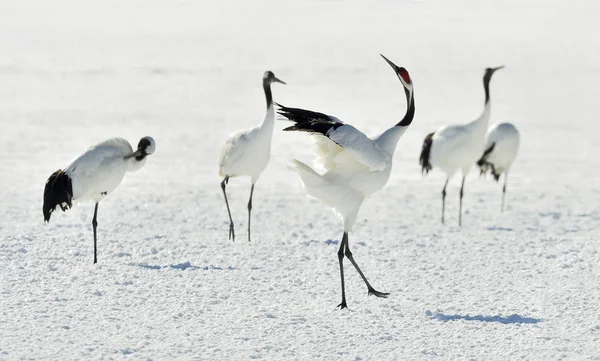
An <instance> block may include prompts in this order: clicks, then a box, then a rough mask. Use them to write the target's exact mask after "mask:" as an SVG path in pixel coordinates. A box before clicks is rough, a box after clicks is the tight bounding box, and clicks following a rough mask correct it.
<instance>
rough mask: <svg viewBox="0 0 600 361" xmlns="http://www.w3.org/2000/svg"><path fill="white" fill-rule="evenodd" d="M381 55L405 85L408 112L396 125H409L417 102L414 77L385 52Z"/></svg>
mask: <svg viewBox="0 0 600 361" xmlns="http://www.w3.org/2000/svg"><path fill="white" fill-rule="evenodd" d="M379 55H381V57H382V58H383V59H384V60H385V61H386V62H387V63H388V64H390V66H391V67H392V69H394V72H395V73H396V76H398V79H400V82H401V83H402V86H404V93H405V94H406V106H407V108H406V114H405V115H404V118H402V120H401V121H400V122H399V123H398V124H396V126H401V127H407V126H409V125H410V123H412V121H413V118H414V116H415V102H414V96H413V82H412V79H411V78H410V74H408V71H407V70H406V69H405V68H403V67H401V66H398V65H396V64H394V63H392V62H391V61H390V60H389V59H388V58H386V57H385V56H383V54H379Z"/></svg>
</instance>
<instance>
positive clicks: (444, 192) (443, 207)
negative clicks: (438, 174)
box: [442, 178, 450, 224]
mask: <svg viewBox="0 0 600 361" xmlns="http://www.w3.org/2000/svg"><path fill="white" fill-rule="evenodd" d="M449 180H450V178H446V183H444V189H442V224H444V211H445V209H446V186H447V185H448V181H449Z"/></svg>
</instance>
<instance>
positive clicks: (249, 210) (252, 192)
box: [248, 183, 254, 242]
mask: <svg viewBox="0 0 600 361" xmlns="http://www.w3.org/2000/svg"><path fill="white" fill-rule="evenodd" d="M253 194H254V183H253V184H252V187H251V188H250V200H249V201H248V242H250V214H251V213H252V195H253Z"/></svg>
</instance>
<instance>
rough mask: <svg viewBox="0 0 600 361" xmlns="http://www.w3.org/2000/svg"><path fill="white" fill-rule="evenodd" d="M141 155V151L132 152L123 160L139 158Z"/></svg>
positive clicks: (142, 153)
mask: <svg viewBox="0 0 600 361" xmlns="http://www.w3.org/2000/svg"><path fill="white" fill-rule="evenodd" d="M142 155H144V152H143V151H142V150H141V149H138V150H136V151H135V152H133V153H131V154H129V155H126V156H125V159H129V158H133V157H140V156H142Z"/></svg>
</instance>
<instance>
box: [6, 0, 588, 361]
mask: <svg viewBox="0 0 600 361" xmlns="http://www.w3.org/2000/svg"><path fill="white" fill-rule="evenodd" d="M599 10H600V3H598V2H597V1H593V0H588V1H583V0H581V1H566V0H564V1H561V0H505V1H480V0H458V1H443V0H421V1H416V0H415V1H383V0H382V1H367V0H356V1H354V0H350V1H334V0H331V1H324V0H309V1H301V2H300V1H275V0H256V1H242V0H239V1H227V0H218V1H217V0H203V1H190V0H181V1H168V0H148V1H146V0H144V1H142V0H137V1H121V0H102V1H100V0H97V1H77V0H56V1H41V0H38V1H33V0H4V1H2V2H1V3H0V54H2V55H1V56H0V124H1V129H2V131H1V132H0V175H1V176H0V204H1V205H2V207H0V359H2V360H25V359H26V360H37V359H40V360H41V359H44V360H50V359H53V360H120V359H132V360H245V359H271V360H283V359H296V360H311V359H323V360H330V359H339V360H372V359H381V360H392V359H397V360H515V359H523V360H558V359H569V360H593V359H596V360H599V359H600V313H599V312H598V306H599V305H600V282H599V281H600V244H599V242H598V230H599V228H600V226H599V222H600V210H599V208H598V207H599V206H598V205H599V204H600V188H599V184H600V157H598V154H600V142H599V141H598V139H597V137H596V134H597V131H598V129H599V125H598V124H599V123H598V122H599V121H600V114H599V108H598V106H597V104H598V97H599V95H600V47H599V46H598V42H597V39H596V37H597V35H596V34H598V30H599V25H598V18H599V15H600V11H599ZM379 53H382V54H384V55H385V56H387V57H388V58H389V59H390V60H392V61H394V62H395V63H396V64H398V65H399V66H404V67H406V68H407V69H408V71H409V72H410V73H411V75H412V78H413V81H414V84H415V103H416V117H415V121H414V122H413V124H412V125H411V128H410V129H409V130H408V131H407V132H406V134H405V135H404V136H403V138H402V139H401V141H400V143H399V144H398V147H397V150H396V154H395V158H394V169H393V170H392V175H391V177H390V180H389V182H388V185H387V186H386V187H385V188H384V189H383V190H381V191H380V192H378V193H376V194H374V195H373V196H372V197H371V198H370V199H369V200H368V201H367V202H366V203H365V204H364V205H363V207H362V210H361V213H360V214H359V218H358V221H357V224H356V226H355V227H354V230H353V232H351V234H350V245H351V247H352V250H353V252H354V257H355V258H356V260H357V262H358V263H359V264H360V265H361V267H362V269H363V270H364V272H365V274H366V276H367V277H368V278H369V280H370V281H371V283H372V284H373V286H374V287H375V288H376V289H378V290H381V291H383V292H391V295H390V297H389V298H388V299H378V298H375V297H368V296H367V292H366V287H365V286H364V284H363V283H362V280H361V279H360V277H359V276H358V275H357V274H356V272H355V271H354V270H353V269H352V268H351V265H350V264H349V263H348V262H346V270H347V272H346V275H347V276H346V282H347V298H348V306H349V308H350V309H349V310H344V311H340V310H338V309H336V307H335V306H336V305H337V304H338V303H339V302H340V284H339V270H338V260H337V255H336V252H337V248H338V242H339V240H340V239H341V236H342V226H341V222H340V221H339V220H338V219H337V218H336V217H335V216H334V214H333V213H332V212H331V211H330V210H328V209H326V208H325V207H324V206H322V205H321V204H319V203H318V202H317V201H314V200H311V199H309V198H308V197H306V196H305V194H304V193H303V191H302V190H301V189H300V187H299V180H298V179H297V176H295V175H294V174H293V173H291V172H290V171H289V170H288V169H286V167H287V165H288V164H289V161H290V159H291V158H298V159H301V160H305V161H310V160H311V158H312V155H311V149H312V146H311V144H310V143H311V141H310V139H309V138H310V137H308V136H307V135H306V134H295V133H294V132H281V131H280V130H281V129H282V128H283V127H284V126H285V125H287V123H285V122H280V123H278V124H276V129H275V136H274V141H273V147H272V150H273V154H272V156H271V163H270V164H269V166H268V167H267V169H266V171H265V173H264V174H263V175H262V177H261V179H260V180H259V182H258V184H257V186H256V190H255V193H254V209H253V215H254V220H253V231H254V234H253V241H252V242H251V243H248V242H246V241H244V240H243V239H244V237H241V235H243V232H244V231H245V226H246V224H245V221H246V202H247V197H248V195H249V188H250V187H249V181H248V180H247V179H241V178H236V179H232V180H231V181H230V186H229V196H230V198H229V199H230V205H231V206H232V212H233V216H234V221H235V222H236V229H237V231H238V234H239V235H240V237H239V238H240V240H239V241H236V242H235V243H233V242H230V241H228V240H227V232H228V228H227V227H228V219H227V212H226V208H225V204H224V202H223V199H222V193H221V189H220V187H219V183H220V181H221V179H219V177H218V176H217V171H218V169H217V168H218V164H217V163H218V150H219V147H220V145H221V144H222V142H223V141H224V140H225V139H226V136H227V134H229V133H230V132H232V131H234V130H236V129H240V128H244V127H249V126H252V125H254V124H258V123H259V122H261V121H262V119H263V118H264V112H265V109H264V95H263V91H262V88H261V80H262V79H261V77H262V74H263V72H264V71H265V70H267V69H270V70H273V71H274V72H275V73H276V74H277V75H278V76H280V77H281V79H285V81H286V82H287V83H288V85H287V86H281V87H277V88H273V96H274V99H275V100H276V101H278V102H281V103H282V104H286V105H288V106H293V107H303V108H307V109H313V110H316V111H320V112H325V113H328V114H336V115H337V116H339V117H340V118H341V119H344V121H346V122H348V123H349V124H352V125H354V126H355V127H357V128H358V129H361V130H362V131H364V132H366V133H367V134H369V135H374V134H379V133H380V132H381V131H383V130H385V129H387V128H388V127H389V126H390V125H391V124H394V123H396V122H397V121H398V120H399V119H401V117H402V116H403V115H404V112H405V104H404V93H403V91H402V85H401V84H400V83H399V81H398V79H397V78H396V76H395V75H394V74H393V72H392V71H391V70H390V69H389V65H387V64H386V63H385V61H383V60H382V59H381V57H380V56H379ZM498 65H506V68H505V69H503V70H502V71H499V72H498V73H497V74H496V75H495V76H494V79H493V82H492V86H491V94H492V98H493V109H492V115H491V118H492V119H491V122H492V123H494V122H498V121H510V122H513V123H514V124H516V125H517V126H518V127H519V130H520V132H521V135H522V146H521V149H520V154H519V156H518V158H517V160H516V162H515V164H514V167H513V168H512V170H511V178H510V180H509V183H508V193H507V208H506V210H505V212H504V213H503V214H501V213H500V212H499V208H500V199H501V198H500V195H501V193H500V192H501V187H500V185H499V184H497V183H495V182H492V181H490V180H489V179H488V180H484V179H481V178H479V177H478V175H477V174H476V173H475V171H472V173H471V174H470V176H469V177H468V180H467V183H466V186H465V190H466V194H465V200H464V211H465V214H464V216H463V227H462V228H458V227H457V226H456V213H457V207H458V186H459V179H458V177H457V178H455V179H453V181H452V182H451V184H450V185H449V188H448V198H447V208H448V209H447V210H446V215H447V221H448V222H447V225H446V226H442V225H440V222H439V216H440V214H439V213H440V203H441V199H440V192H441V188H442V186H443V181H444V175H443V174H442V173H441V172H439V171H434V172H433V173H432V174H430V175H429V176H428V177H426V178H423V177H422V176H421V173H420V168H419V165H418V154H419V151H420V146H421V142H422V140H423V138H424V137H425V135H426V134H427V133H428V132H430V131H433V130H435V129H437V128H438V127H439V126H441V125H443V124H447V123H454V122H461V121H465V122H466V121H469V120H471V119H473V118H474V117H476V116H477V115H478V114H479V113H480V111H481V108H482V106H483V100H484V95H483V89H482V85H481V77H482V75H483V69H484V68H485V67H487V66H498ZM145 135H151V136H153V137H154V139H155V140H156V143H157V149H156V152H155V154H153V155H152V156H151V157H149V158H148V161H147V163H146V165H145V167H144V168H143V169H142V170H141V171H139V172H137V173H131V174H127V175H126V177H125V180H124V182H123V183H122V184H121V186H119V187H118V188H117V189H116V191H115V192H114V193H113V194H112V195H109V196H108V197H107V198H106V199H104V200H103V201H102V202H101V203H100V207H99V211H98V223H99V226H98V230H99V235H98V236H99V240H98V247H99V249H98V251H99V255H98V256H99V264H98V265H96V266H94V265H92V252H93V250H92V231H91V218H92V214H93V204H85V205H82V206H77V207H74V208H73V209H72V210H70V211H68V212H66V213H62V212H58V213H57V214H55V215H54V216H53V219H52V222H51V223H50V224H44V223H43V217H42V210H41V208H42V192H43V186H44V182H45V181H46V179H47V177H48V176H49V175H50V174H51V173H52V172H53V171H55V170H56V169H58V168H59V167H61V166H64V164H66V163H67V162H68V161H69V160H70V159H72V158H73V157H75V156H76V155H78V154H80V153H81V152H82V151H84V150H85V149H86V148H87V147H88V146H89V145H91V144H94V143H96V142H98V141H101V140H103V139H106V138H109V137H111V136H121V137H124V138H126V139H128V140H129V141H130V142H136V141H137V140H138V139H139V138H140V137H142V136H145Z"/></svg>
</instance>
